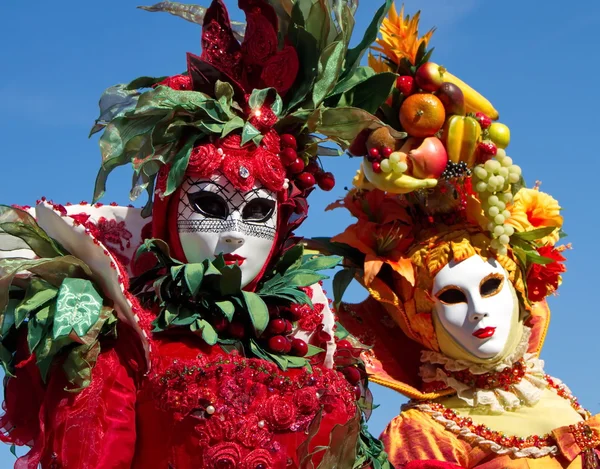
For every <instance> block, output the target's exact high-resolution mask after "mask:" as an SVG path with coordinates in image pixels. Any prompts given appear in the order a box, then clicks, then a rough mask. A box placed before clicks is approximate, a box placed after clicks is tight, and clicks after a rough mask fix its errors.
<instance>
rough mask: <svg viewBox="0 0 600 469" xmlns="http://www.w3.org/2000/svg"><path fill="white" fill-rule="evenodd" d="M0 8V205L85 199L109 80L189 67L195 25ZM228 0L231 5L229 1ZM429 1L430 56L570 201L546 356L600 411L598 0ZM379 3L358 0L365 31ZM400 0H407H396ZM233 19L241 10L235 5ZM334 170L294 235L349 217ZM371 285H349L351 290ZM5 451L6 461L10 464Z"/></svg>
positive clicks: (109, 5)
mask: <svg viewBox="0 0 600 469" xmlns="http://www.w3.org/2000/svg"><path fill="white" fill-rule="evenodd" d="M3 3H4V4H3V6H2V14H1V15H0V43H1V44H2V47H0V70H1V72H2V79H1V80H0V96H1V97H0V142H1V143H0V161H1V164H2V166H1V168H2V169H1V170H0V173H1V174H2V183H1V184H0V203H5V204H6V203H9V204H10V203H16V204H33V203H34V202H35V200H36V199H37V198H39V197H40V196H42V195H45V196H47V197H49V198H52V199H53V200H55V201H57V202H67V201H70V202H73V203H76V202H79V201H82V200H90V198H91V195H92V187H93V182H94V178H95V174H96V171H97V168H98V165H99V162H100V153H99V150H98V146H97V141H96V140H95V139H93V140H88V138H87V134H88V131H89V129H90V127H91V125H92V123H93V121H94V119H95V118H96V117H97V101H98V98H99V96H100V94H101V93H102V91H103V90H104V89H105V88H107V87H108V86H111V85H113V84H115V83H122V82H128V81H130V80H131V79H133V78H135V77H137V76H141V75H151V76H160V75H168V74H175V73H179V72H181V71H183V70H184V69H185V53H186V52H188V51H189V52H194V53H199V52H200V31H199V28H198V27H196V26H194V25H192V24H190V23H187V22H185V21H183V20H180V19H177V18H174V17H171V16H168V15H165V14H157V13H154V14H151V13H146V12H143V11H140V10H136V8H135V6H136V5H138V4H139V3H138V2H135V1H132V0H104V1H103V2H82V1H77V0H67V1H63V2H16V1H12V2H10V1H7V2H3ZM226 3H227V4H228V5H229V6H230V7H232V10H234V9H235V8H234V7H235V2H233V1H231V0H229V1H226ZM405 5H406V11H407V12H410V13H414V12H415V11H416V10H417V9H421V10H422V28H421V31H422V32H425V31H426V30H428V29H429V28H430V27H432V26H434V25H435V26H437V27H438V30H437V32H436V33H435V34H434V36H433V40H432V43H431V44H432V45H434V46H435V48H436V50H435V52H434V55H433V58H432V59H433V60H434V61H435V62H437V63H440V64H443V65H445V66H446V67H447V68H448V70H449V71H451V72H452V73H453V74H455V75H458V76H459V77H460V78H462V79H463V80H464V81H466V82H468V83H469V84H470V85H472V86H473V87H474V88H476V89H477V90H479V91H481V92H482V93H483V94H484V95H485V96H486V97H487V98H488V99H490V100H491V101H492V103H493V104H494V105H495V107H496V108H497V109H498V110H499V112H500V117H501V121H502V122H504V123H505V124H507V125H508V126H509V127H510V128H511V133H512V141H511V145H510V147H509V151H508V153H509V155H510V156H511V157H513V159H514V160H515V162H516V163H517V164H519V165H521V167H522V168H523V172H524V175H525V178H526V180H527V182H528V183H529V185H530V186H531V185H533V183H534V182H535V181H536V180H541V181H542V182H543V185H542V190H543V191H545V192H548V193H550V194H552V195H553V196H554V197H555V198H557V199H558V200H559V202H560V203H561V205H562V206H563V208H564V216H565V226H564V229H565V231H566V232H567V233H568V234H569V238H568V241H569V242H571V243H573V247H574V249H573V250H572V251H569V252H568V253H567V254H568V263H567V266H568V269H569V271H568V273H567V274H566V275H565V277H564V284H563V285H562V286H561V288H560V295H559V296H557V297H555V298H551V299H550V306H551V309H552V311H553V320H552V324H551V327H550V331H549V334H548V338H547V342H546V344H547V345H546V347H545V348H544V350H543V353H542V358H544V359H545V360H546V363H547V365H546V371H547V372H548V373H550V374H551V375H554V376H557V377H559V378H561V379H562V380H564V381H565V382H566V383H567V384H568V385H569V386H570V387H571V389H572V390H573V392H574V394H575V395H576V396H577V397H578V398H579V399H580V402H581V403H582V404H583V405H584V406H585V407H587V408H588V409H590V410H591V411H593V412H599V411H600V397H598V391H597V390H598V388H600V375H599V374H598V373H597V371H594V370H597V369H598V365H597V360H598V357H600V339H599V335H598V334H599V332H598V331H599V330H600V314H599V313H600V311H599V308H598V300H597V299H596V298H595V292H596V291H598V281H599V276H598V274H597V270H596V269H597V266H596V264H597V263H598V262H597V257H598V242H597V241H596V239H597V231H598V229H599V228H600V226H599V223H598V218H599V217H598V192H597V186H598V182H597V181H598V173H599V172H600V164H599V162H598V161H599V155H598V153H599V152H598V144H597V142H595V140H594V138H595V137H596V138H597V136H598V125H599V124H600V119H598V115H599V114H598V110H599V108H600V100H599V99H598V95H599V93H598V89H597V87H598V81H597V77H598V74H599V72H600V68H599V66H598V64H597V59H596V52H595V48H597V47H598V46H600V41H599V40H598V36H597V31H598V29H599V28H600V4H599V3H598V2H595V1H592V0H587V1H586V0H579V1H573V2H568V3H565V2H562V1H558V0H549V1H545V2H523V1H516V0H505V1H503V2H498V1H494V2H491V1H488V2H484V1H482V0H453V1H449V0H420V1H419V0H409V1H406V3H405ZM378 6H379V2H378V1H375V0H362V5H361V7H360V9H359V13H358V17H357V18H358V22H357V32H361V33H362V31H363V30H364V28H365V26H366V24H367V22H368V21H369V20H370V18H371V17H372V15H373V13H374V11H375V9H376V8H377V7H378ZM398 6H400V3H398ZM233 16H234V18H235V19H241V18H240V15H239V14H238V12H235V13H233ZM324 164H325V166H326V168H327V169H328V170H330V171H332V172H334V174H335V175H336V177H337V180H338V185H337V187H336V188H335V189H334V190H333V191H332V192H329V193H324V192H320V191H316V192H315V193H314V194H313V196H311V215H310V217H309V220H308V221H307V222H306V223H305V225H304V226H303V227H302V229H301V231H300V233H301V234H303V235H305V236H332V235H334V234H336V233H338V232H340V231H342V230H343V229H344V227H345V226H347V225H348V224H349V223H351V222H352V221H351V220H350V218H349V217H348V216H347V215H346V214H345V213H344V212H343V211H341V210H337V211H335V212H333V213H328V214H327V215H324V207H325V206H326V205H327V204H329V203H330V202H332V201H334V200H335V199H336V198H338V197H341V196H343V192H344V191H343V188H344V186H346V185H349V184H350V181H351V179H352V176H353V174H354V172H355V170H356V168H357V166H358V162H357V161H356V160H349V159H348V158H346V157H342V158H337V159H333V158H331V159H329V160H325V161H324ZM129 180H130V173H129V171H128V170H127V169H124V170H122V171H118V172H117V174H116V175H115V177H113V178H112V179H111V180H109V185H108V192H107V197H106V198H105V201H107V202H110V201H113V200H114V201H116V202H118V203H127V202H128V201H127V198H126V197H127V193H128V187H129ZM364 296H365V293H364V292H363V291H361V290H360V287H357V286H354V287H353V289H352V290H351V291H350V292H349V295H348V298H349V299H350V300H354V301H357V300H360V299H361V298H364ZM374 391H375V399H376V402H377V403H378V404H380V408H379V409H377V410H376V411H375V413H374V416H373V418H372V420H371V428H372V431H373V432H374V433H376V434H378V433H379V432H380V431H381V430H382V429H383V427H384V425H385V423H386V422H387V421H389V420H390V419H391V418H392V417H394V416H395V415H396V414H397V413H398V409H399V406H400V403H401V402H403V399H402V398H401V396H399V395H398V394H396V393H395V392H393V391H388V390H383V389H382V388H378V387H375V386H374ZM13 460H14V458H13V457H12V455H10V454H9V452H8V448H0V467H1V468H8V467H12V461H13Z"/></svg>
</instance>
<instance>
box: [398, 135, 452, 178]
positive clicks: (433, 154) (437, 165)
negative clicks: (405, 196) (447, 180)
mask: <svg viewBox="0 0 600 469" xmlns="http://www.w3.org/2000/svg"><path fill="white" fill-rule="evenodd" d="M408 157H409V159H410V160H411V161H412V172H413V176H415V177H416V178H420V179H426V178H434V179H437V178H439V177H440V176H441V175H442V173H443V172H444V169H446V165H447V164H448V154H447V153H446V149H445V148H444V144H443V143H442V142H441V140H440V139H439V138H437V137H427V138H426V139H425V140H423V142H422V143H421V145H419V147H418V148H415V149H414V150H411V151H409V152H408Z"/></svg>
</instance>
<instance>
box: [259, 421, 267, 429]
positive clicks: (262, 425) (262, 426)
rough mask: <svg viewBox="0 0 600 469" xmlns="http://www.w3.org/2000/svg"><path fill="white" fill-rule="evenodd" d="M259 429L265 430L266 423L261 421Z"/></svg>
mask: <svg viewBox="0 0 600 469" xmlns="http://www.w3.org/2000/svg"><path fill="white" fill-rule="evenodd" d="M258 428H265V421H264V420H261V421H260V422H258Z"/></svg>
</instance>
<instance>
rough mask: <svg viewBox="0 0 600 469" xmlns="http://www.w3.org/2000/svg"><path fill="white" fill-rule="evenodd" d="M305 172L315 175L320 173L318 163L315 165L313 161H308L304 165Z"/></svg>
mask: <svg viewBox="0 0 600 469" xmlns="http://www.w3.org/2000/svg"><path fill="white" fill-rule="evenodd" d="M305 171H306V172H307V173H311V174H315V175H316V174H317V173H318V172H319V171H321V167H320V166H319V163H317V162H316V161H315V160H310V161H309V162H308V164H307V165H306V169H305Z"/></svg>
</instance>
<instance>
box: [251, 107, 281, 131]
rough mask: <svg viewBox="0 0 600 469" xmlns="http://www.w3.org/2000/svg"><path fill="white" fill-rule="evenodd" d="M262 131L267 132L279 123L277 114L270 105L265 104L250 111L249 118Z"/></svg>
mask: <svg viewBox="0 0 600 469" xmlns="http://www.w3.org/2000/svg"><path fill="white" fill-rule="evenodd" d="M248 122H250V123H251V124H252V125H253V126H254V127H256V128H257V129H258V131H259V132H260V133H265V132H267V131H269V130H270V129H271V127H273V126H274V125H275V124H276V123H277V116H276V115H275V113H274V112H273V110H272V109H271V108H270V107H268V106H263V107H261V108H260V109H256V110H253V111H251V112H250V119H249V120H248Z"/></svg>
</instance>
